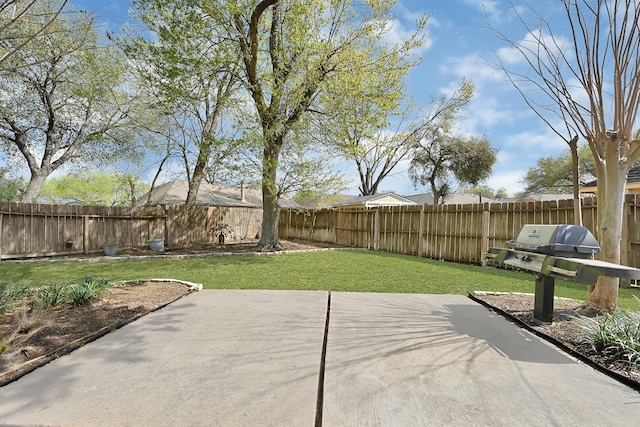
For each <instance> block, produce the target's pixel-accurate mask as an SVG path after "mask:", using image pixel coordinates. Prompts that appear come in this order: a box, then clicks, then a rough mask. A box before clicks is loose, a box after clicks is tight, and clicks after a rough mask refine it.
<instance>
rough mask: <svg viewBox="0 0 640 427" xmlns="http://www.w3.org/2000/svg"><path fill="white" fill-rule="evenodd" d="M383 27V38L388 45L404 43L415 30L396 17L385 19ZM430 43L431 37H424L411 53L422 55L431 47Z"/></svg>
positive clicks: (431, 41) (431, 43)
mask: <svg viewBox="0 0 640 427" xmlns="http://www.w3.org/2000/svg"><path fill="white" fill-rule="evenodd" d="M385 29H386V33H385V35H384V39H385V41H386V42H387V43H389V44H390V45H397V44H401V43H404V42H406V41H408V40H410V39H411V37H413V36H414V34H415V32H416V28H415V27H414V26H411V27H409V26H407V25H405V24H404V23H403V22H401V21H400V20H398V19H393V20H390V21H387V22H386V26H385ZM432 45H433V40H432V39H431V37H426V38H425V40H424V43H423V44H422V45H421V46H420V47H419V48H417V49H415V50H414V51H413V53H414V54H416V55H422V54H424V53H426V52H427V51H428V50H429V49H431V46H432Z"/></svg>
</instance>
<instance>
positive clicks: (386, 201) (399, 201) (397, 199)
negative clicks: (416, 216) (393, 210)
mask: <svg viewBox="0 0 640 427" xmlns="http://www.w3.org/2000/svg"><path fill="white" fill-rule="evenodd" d="M417 204H418V203H416V202H414V201H413V200H409V199H408V198H406V197H402V196H398V195H397V194H395V193H382V194H373V195H370V196H357V197H353V198H351V199H348V200H344V201H343V202H341V203H339V204H337V205H336V206H365V207H371V206H403V205H417Z"/></svg>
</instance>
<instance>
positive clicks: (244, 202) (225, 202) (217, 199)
mask: <svg viewBox="0 0 640 427" xmlns="http://www.w3.org/2000/svg"><path fill="white" fill-rule="evenodd" d="M188 192H189V184H188V183H187V182H185V181H169V182H166V183H164V184H161V185H159V186H157V187H156V188H154V189H153V191H152V192H151V200H150V204H154V205H174V204H184V202H185V201H186V200H187V193H188ZM242 192H243V190H242V189H241V188H240V187H224V186H221V185H214V184H207V183H204V182H203V183H202V184H200V189H199V190H198V197H197V198H196V205H201V206H225V207H254V208H260V207H262V191H260V190H254V189H249V188H245V189H244V198H243V197H242ZM147 198H148V193H147V194H145V195H144V196H143V197H141V198H140V201H141V202H142V203H146V202H147ZM278 203H279V205H280V207H281V208H298V207H299V206H298V205H297V204H296V203H295V202H293V201H291V200H288V199H284V198H281V199H280V200H279V202H278Z"/></svg>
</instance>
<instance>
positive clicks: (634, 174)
mask: <svg viewBox="0 0 640 427" xmlns="http://www.w3.org/2000/svg"><path fill="white" fill-rule="evenodd" d="M597 187H598V180H597V179H594V180H593V181H590V182H587V183H586V184H584V185H582V186H581V187H580V191H583V192H586V193H589V192H594V191H596V190H597ZM626 188H627V189H628V190H629V189H636V190H637V189H638V188H640V165H636V166H633V167H632V168H631V169H629V174H628V175H627V185H626Z"/></svg>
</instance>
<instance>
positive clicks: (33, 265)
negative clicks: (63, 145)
mask: <svg viewBox="0 0 640 427" xmlns="http://www.w3.org/2000/svg"><path fill="white" fill-rule="evenodd" d="M87 276H91V277H94V278H104V279H107V280H110V281H116V280H136V279H151V278H173V279H180V280H187V281H191V282H196V283H202V284H203V286H204V287H205V289H298V290H318V289H322V290H330V291H346V292H397V293H434V294H438V293H448V294H462V295H466V294H468V293H470V292H473V291H476V290H482V291H499V292H530V293H532V292H533V291H534V277H533V276H532V275H531V274H526V273H520V272H514V271H507V270H500V269H496V268H483V267H479V266H473V265H464V264H456V263H450V262H443V261H434V260H428V259H423V258H417V257H414V256H406V255H398V254H391V253H385V252H372V251H323V252H308V253H299V254H291V253H289V254H277V255H262V256H223V257H213V258H195V259H137V260H136V259H130V260H124V261H122V260H110V261H101V262H56V263H37V262H28V263H1V264H0V283H6V282H11V283H16V284H26V283H30V284H34V285H44V284H49V283H55V282H79V281H81V280H82V279H83V278H85V277H87ZM555 294H556V296H563V297H568V298H574V299H577V300H584V299H586V297H587V288H586V286H584V285H580V284H574V283H569V282H565V281H561V280H556V292H555ZM632 294H635V295H637V296H638V297H640V290H636V289H621V290H620V297H619V300H618V304H619V305H620V306H621V307H623V308H629V309H633V310H638V311H640V303H638V302H636V301H634V300H633V298H632V296H631V295H632Z"/></svg>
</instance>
